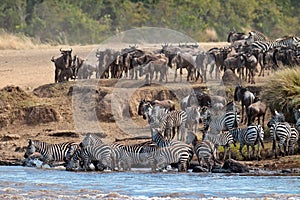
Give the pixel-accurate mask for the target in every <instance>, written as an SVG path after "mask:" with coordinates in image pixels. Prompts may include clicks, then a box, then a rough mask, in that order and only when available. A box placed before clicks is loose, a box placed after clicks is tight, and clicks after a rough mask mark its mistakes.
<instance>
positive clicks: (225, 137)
mask: <svg viewBox="0 0 300 200" xmlns="http://www.w3.org/2000/svg"><path fill="white" fill-rule="evenodd" d="M203 140H204V141H205V140H209V141H211V142H212V143H214V145H215V147H216V150H218V147H219V146H223V147H224V156H223V161H224V160H225V158H226V155H227V149H229V159H230V158H231V152H230V145H231V144H234V145H235V143H234V140H233V136H232V134H231V133H230V132H228V131H227V132H223V133H222V132H221V133H218V134H212V133H206V134H204V135H203ZM217 158H219V156H218V154H217Z"/></svg>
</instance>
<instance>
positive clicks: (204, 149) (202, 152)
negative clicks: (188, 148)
mask: <svg viewBox="0 0 300 200" xmlns="http://www.w3.org/2000/svg"><path fill="white" fill-rule="evenodd" d="M192 144H193V146H194V152H195V154H196V156H197V159H198V162H199V165H201V163H202V162H201V161H202V159H204V161H205V162H206V164H207V167H208V171H211V170H212V167H213V166H215V165H216V162H217V163H220V162H219V161H218V160H217V149H216V147H215V145H214V144H213V143H212V142H211V141H209V140H204V141H199V140H197V137H195V139H194V140H193V142H192ZM211 160H212V161H213V162H214V165H213V166H211V164H210V161H211Z"/></svg>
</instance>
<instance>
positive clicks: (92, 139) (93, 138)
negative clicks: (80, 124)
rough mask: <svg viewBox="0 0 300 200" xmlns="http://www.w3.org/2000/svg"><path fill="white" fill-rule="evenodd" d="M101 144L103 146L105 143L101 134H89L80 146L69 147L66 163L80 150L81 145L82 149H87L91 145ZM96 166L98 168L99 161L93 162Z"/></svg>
mask: <svg viewBox="0 0 300 200" xmlns="http://www.w3.org/2000/svg"><path fill="white" fill-rule="evenodd" d="M99 144H103V141H102V140H101V136H100V134H97V133H87V134H86V136H85V137H84V139H83V140H82V141H81V143H80V144H77V145H69V146H68V151H67V153H66V156H65V162H66V163H68V162H69V161H70V160H71V158H72V155H73V154H74V152H75V151H76V150H77V149H79V148H80V145H81V146H82V147H86V146H89V145H91V146H92V145H99ZM92 163H93V164H94V166H95V167H96V168H97V163H98V161H95V162H92Z"/></svg>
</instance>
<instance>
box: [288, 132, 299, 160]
mask: <svg viewBox="0 0 300 200" xmlns="http://www.w3.org/2000/svg"><path fill="white" fill-rule="evenodd" d="M298 143H299V132H298V130H297V129H296V128H295V127H291V136H290V140H289V146H288V148H289V153H290V149H291V153H292V155H294V153H295V145H296V144H298Z"/></svg>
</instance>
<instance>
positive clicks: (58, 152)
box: [24, 139, 78, 167]
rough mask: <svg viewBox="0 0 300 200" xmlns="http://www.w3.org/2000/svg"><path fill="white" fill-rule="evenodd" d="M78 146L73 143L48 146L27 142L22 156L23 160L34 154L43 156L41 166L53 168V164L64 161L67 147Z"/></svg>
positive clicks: (41, 142) (32, 141)
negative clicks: (47, 165)
mask: <svg viewBox="0 0 300 200" xmlns="http://www.w3.org/2000/svg"><path fill="white" fill-rule="evenodd" d="M76 145H78V144H77V143H75V142H64V143H60V144H48V143H46V142H43V141H39V140H31V139H29V140H28V146H27V148H26V152H25V154H24V157H25V158H29V157H30V155H32V154H33V153H35V152H38V153H40V154H41V155H42V156H43V165H46V164H49V166H51V167H53V166H54V162H62V161H65V160H66V153H67V151H68V149H69V146H76Z"/></svg>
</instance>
